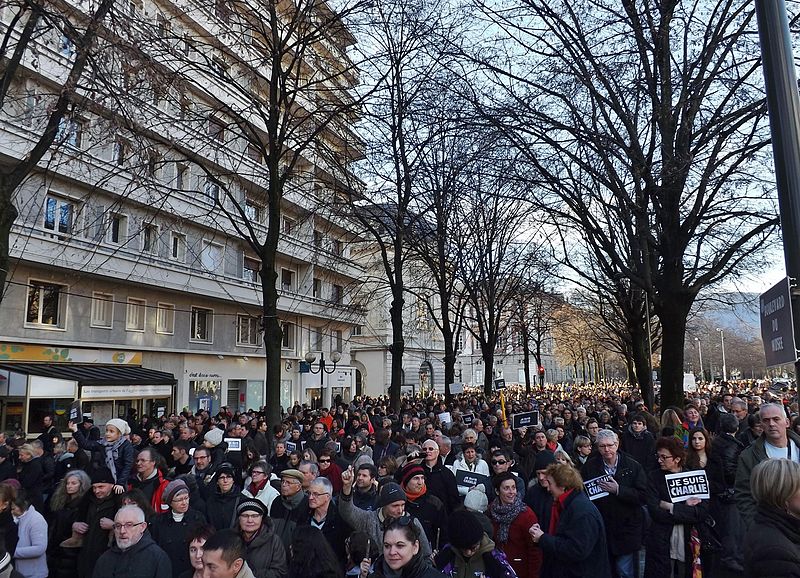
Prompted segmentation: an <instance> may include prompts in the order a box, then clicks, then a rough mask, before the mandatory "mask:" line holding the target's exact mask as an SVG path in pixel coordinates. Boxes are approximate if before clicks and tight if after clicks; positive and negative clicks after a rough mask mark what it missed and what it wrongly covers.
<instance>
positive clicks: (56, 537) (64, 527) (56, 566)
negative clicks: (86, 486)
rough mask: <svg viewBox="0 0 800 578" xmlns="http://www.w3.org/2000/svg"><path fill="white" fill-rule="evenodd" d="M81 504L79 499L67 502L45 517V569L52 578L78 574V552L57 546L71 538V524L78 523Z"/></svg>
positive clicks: (74, 549)
mask: <svg viewBox="0 0 800 578" xmlns="http://www.w3.org/2000/svg"><path fill="white" fill-rule="evenodd" d="M90 491H91V490H90ZM81 502H82V500H80V499H75V500H72V501H70V502H67V503H66V504H65V505H64V507H63V508H61V509H60V510H57V511H55V512H50V514H49V515H48V516H47V567H48V569H49V570H50V576H51V577H52V578H74V576H75V575H77V573H78V550H77V549H76V548H62V547H61V546H60V545H59V544H61V542H63V541H64V540H66V539H67V538H69V537H70V536H72V523H73V522H76V521H78V513H79V510H80V507H81V505H82V503H81Z"/></svg>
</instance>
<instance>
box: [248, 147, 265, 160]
mask: <svg viewBox="0 0 800 578" xmlns="http://www.w3.org/2000/svg"><path fill="white" fill-rule="evenodd" d="M247 156H248V157H249V158H250V160H251V161H253V162H255V163H256V164H259V165H260V164H261V163H262V162H264V157H262V156H261V149H260V148H258V147H257V146H256V145H255V144H253V143H251V142H249V143H247Z"/></svg>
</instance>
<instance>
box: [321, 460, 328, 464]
mask: <svg viewBox="0 0 800 578" xmlns="http://www.w3.org/2000/svg"><path fill="white" fill-rule="evenodd" d="M319 463H321V464H329V463H331V461H330V460H319Z"/></svg>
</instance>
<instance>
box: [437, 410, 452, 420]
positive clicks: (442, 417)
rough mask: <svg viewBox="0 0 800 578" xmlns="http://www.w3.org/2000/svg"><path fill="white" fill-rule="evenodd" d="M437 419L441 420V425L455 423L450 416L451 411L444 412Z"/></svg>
mask: <svg viewBox="0 0 800 578" xmlns="http://www.w3.org/2000/svg"><path fill="white" fill-rule="evenodd" d="M436 417H438V418H439V423H453V418H452V417H451V416H450V412H449V411H445V412H442V413H440V414H439V415H437V416H436Z"/></svg>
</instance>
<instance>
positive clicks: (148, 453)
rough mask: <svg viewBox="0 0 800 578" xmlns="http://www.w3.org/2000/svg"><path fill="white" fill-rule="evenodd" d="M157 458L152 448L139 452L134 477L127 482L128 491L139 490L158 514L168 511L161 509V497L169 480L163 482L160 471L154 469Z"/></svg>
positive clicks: (156, 453)
mask: <svg viewBox="0 0 800 578" xmlns="http://www.w3.org/2000/svg"><path fill="white" fill-rule="evenodd" d="M157 456H158V452H156V450H154V449H153V448H144V449H143V450H142V451H140V452H139V455H138V456H136V460H135V462H134V468H135V469H136V475H135V476H133V477H132V478H131V479H130V481H129V482H128V489H129V490H133V489H139V490H141V491H142V493H143V494H144V497H145V498H147V500H148V501H149V502H150V505H151V506H152V507H153V510H155V511H156V513H159V514H160V513H161V512H165V511H166V510H167V509H168V508H163V509H162V507H161V506H162V505H163V504H162V503H161V496H162V494H163V493H164V489H165V488H166V487H167V484H168V483H169V480H165V479H164V476H163V475H161V471H160V470H159V469H158V468H157V467H156V459H157Z"/></svg>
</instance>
